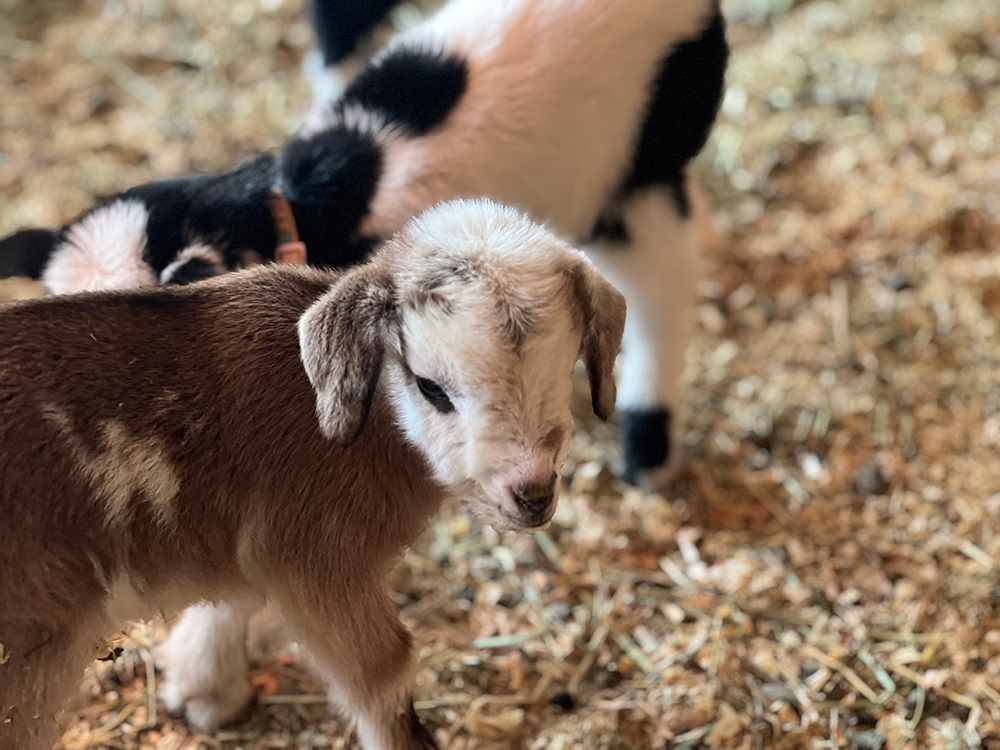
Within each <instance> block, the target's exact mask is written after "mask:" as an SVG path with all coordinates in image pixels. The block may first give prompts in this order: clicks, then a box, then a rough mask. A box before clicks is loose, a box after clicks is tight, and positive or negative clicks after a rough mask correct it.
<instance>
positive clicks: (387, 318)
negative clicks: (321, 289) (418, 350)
mask: <svg viewBox="0 0 1000 750" xmlns="http://www.w3.org/2000/svg"><path fill="white" fill-rule="evenodd" d="M395 320H396V306H395V295H394V293H393V288H392V283H391V280H390V278H389V276H388V274H387V273H386V272H385V270H384V269H382V268H379V267H377V266H375V265H373V264H371V263H369V264H367V265H364V266H360V267H358V268H355V269H353V270H351V271H348V272H347V273H346V274H344V275H343V276H342V277H341V278H340V279H338V280H337V281H336V283H334V284H333V286H331V287H330V290H329V291H328V292H326V293H325V294H324V295H323V296H322V297H320V298H319V299H317V300H316V301H315V302H314V303H313V304H312V305H311V306H310V307H309V309H308V310H306V311H305V313H304V314H303V315H302V317H301V318H300V319H299V348H300V349H301V356H302V363H303V364H304V365H305V369H306V374H307V375H308V376H309V382H310V383H312V386H313V389H314V390H315V391H316V417H317V418H318V419H319V428H320V431H321V432H322V433H323V434H324V435H325V436H326V437H328V438H330V439H331V440H334V441H336V442H337V443H340V444H341V445H350V444H351V443H353V442H354V441H355V440H357V439H358V437H359V436H360V435H361V432H362V430H364V427H365V423H366V422H367V421H368V413H369V412H370V411H371V405H372V399H373V398H374V396H375V386H376V385H377V384H378V377H379V373H380V372H381V371H382V359H383V355H384V352H385V347H386V342H387V339H388V336H389V333H390V332H391V330H392V329H393V327H394V325H395Z"/></svg>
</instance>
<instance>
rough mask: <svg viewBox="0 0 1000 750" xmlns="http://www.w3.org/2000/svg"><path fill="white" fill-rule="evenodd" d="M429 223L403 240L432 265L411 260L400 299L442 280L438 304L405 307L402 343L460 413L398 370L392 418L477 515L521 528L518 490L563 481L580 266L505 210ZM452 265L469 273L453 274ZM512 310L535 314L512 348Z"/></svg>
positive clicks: (474, 208) (445, 215) (392, 373)
mask: <svg viewBox="0 0 1000 750" xmlns="http://www.w3.org/2000/svg"><path fill="white" fill-rule="evenodd" d="M431 216H432V218H431V219H430V220H418V221H417V222H415V223H414V224H412V225H411V231H410V233H409V235H408V237H407V238H406V240H405V241H406V243H407V245H408V247H414V246H420V247H425V248H427V251H426V253H427V257H426V258H420V259H414V258H413V257H412V256H408V258H407V266H406V268H400V269H396V271H397V278H398V282H397V283H398V284H399V287H400V298H401V299H404V300H405V299H407V297H408V295H410V294H411V293H414V290H419V289H421V288H422V286H421V285H422V283H423V280H424V279H426V278H428V277H432V276H435V275H436V274H438V273H440V274H442V278H443V279H444V281H443V283H441V284H439V285H438V286H435V287H434V295H435V297H436V298H437V299H438V300H440V301H434V300H433V299H432V300H430V301H427V302H426V303H424V304H418V305H416V306H413V307H410V308H407V309H404V311H403V315H402V324H401V339H402V341H403V342H404V344H405V346H404V349H405V354H406V357H407V362H406V364H407V366H408V367H409V369H410V370H411V371H412V372H413V373H414V374H416V375H418V376H420V377H426V378H430V379H432V380H434V381H436V382H438V383H440V384H442V385H443V386H444V387H445V389H446V390H447V392H448V394H449V397H450V398H451V400H452V402H453V404H454V405H455V411H454V412H451V413H447V414H441V413H439V412H438V411H437V410H436V409H435V407H434V406H433V405H431V404H430V403H429V402H428V401H427V400H426V398H424V396H423V395H421V393H420V392H419V390H418V389H417V387H416V385H415V384H414V383H413V382H412V378H411V377H410V376H409V375H408V374H407V373H406V372H405V371H404V370H403V369H402V367H399V366H396V367H390V368H389V372H388V373H387V378H388V379H389V380H390V382H391V384H392V385H391V387H390V390H391V391H392V392H394V393H395V394H396V409H397V419H398V421H399V423H400V425H401V427H402V429H403V430H404V432H405V434H406V435H407V437H408V439H409V440H410V441H411V442H412V443H413V444H414V445H416V446H418V447H419V448H420V449H421V450H422V451H423V452H424V453H425V455H427V457H428V459H429V463H430V465H431V467H432V470H433V472H434V475H435V478H436V479H437V480H438V481H440V482H442V483H443V484H445V485H447V486H449V487H451V488H452V491H453V492H455V494H456V495H459V496H461V497H462V499H463V500H464V501H465V502H466V503H467V504H468V505H469V506H470V507H471V508H472V509H473V511H474V512H475V513H476V515H477V516H479V517H480V518H481V519H482V520H484V521H486V522H487V523H490V524H491V525H493V526H494V527H496V528H513V527H519V526H523V524H521V523H520V522H519V520H518V519H519V512H518V508H517V506H516V505H515V503H514V498H513V494H512V491H511V488H512V487H514V486H516V485H517V484H519V483H521V482H535V481H545V480H547V479H548V478H550V477H551V476H552V475H553V474H554V473H555V474H558V473H559V471H560V469H561V466H562V463H563V461H564V460H565V458H566V452H567V450H568V447H569V437H570V433H571V429H572V416H571V414H570V411H569V404H570V400H571V399H570V392H571V388H572V380H571V375H572V371H573V366H574V363H575V361H576V359H577V355H578V352H579V349H580V341H581V337H582V329H581V327H580V322H581V321H580V320H578V317H579V316H578V315H576V314H575V304H576V303H575V301H574V299H573V297H572V289H571V283H570V279H569V277H568V274H566V273H564V271H565V270H567V269H568V267H569V265H570V263H571V262H573V261H582V260H583V259H582V256H580V255H579V254H578V253H576V251H574V250H572V249H571V248H569V247H568V246H567V245H565V244H564V243H562V242H561V241H559V240H558V239H556V238H555V237H554V236H553V235H552V234H551V233H549V232H547V231H545V230H544V229H542V228H541V227H539V226H537V225H535V224H532V223H530V222H528V221H527V220H525V219H524V218H523V217H522V216H521V215H520V214H519V213H517V212H515V211H511V210H510V209H503V210H501V211H497V210H496V208H495V207H494V208H492V209H490V208H489V207H488V206H487V205H486V204H485V203H482V202H461V203H456V204H449V205H446V206H441V207H438V208H436V209H435V210H434V211H433V212H431ZM456 266H458V267H467V268H471V269H473V270H472V272H471V274H464V275H463V274H462V273H458V274H454V273H452V272H451V269H453V268H455V267H456ZM511 309H514V310H521V311H522V312H523V313H525V314H527V315H528V316H529V317H530V320H529V321H527V325H526V326H525V333H524V335H523V340H522V341H520V342H518V343H516V344H515V341H514V340H513V339H512V338H511V335H510V332H509V330H508V329H509V325H508V324H509V320H508V318H509V314H508V313H507V312H505V311H509V310H511ZM470 321H472V322H473V324H470ZM470 480H471V481H470Z"/></svg>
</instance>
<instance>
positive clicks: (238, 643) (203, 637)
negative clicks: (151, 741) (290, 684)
mask: <svg viewBox="0 0 1000 750" xmlns="http://www.w3.org/2000/svg"><path fill="white" fill-rule="evenodd" d="M260 606H261V603H260V602H259V601H257V600H255V599H248V600H237V601H234V602H220V603H218V604H209V603H203V604H197V605H195V606H193V607H188V608H187V609H186V610H185V611H184V614H183V616H182V617H181V619H180V620H178V622H177V624H176V625H174V627H173V629H172V630H171V631H170V635H169V636H167V639H166V640H165V641H164V642H163V643H162V644H160V645H159V646H157V647H156V649H155V655H156V661H157V664H158V665H159V666H161V667H162V668H163V669H164V673H165V674H164V679H163V681H162V682H161V684H160V699H161V700H162V701H163V704H164V705H165V706H166V707H167V710H169V711H173V712H178V713H179V712H181V711H183V712H184V716H185V718H186V719H187V721H188V722H189V723H190V724H191V725H192V726H194V727H196V728H198V729H200V730H201V731H204V732H214V731H215V730H217V729H218V728H219V727H220V726H222V725H223V724H227V723H228V722H230V721H231V720H233V719H235V718H237V717H238V716H239V714H240V713H241V712H242V711H243V709H244V708H246V706H247V704H248V703H249V702H250V698H251V696H252V691H251V689H250V681H249V679H248V675H247V669H248V664H247V653H246V634H247V623H248V621H249V619H250V617H251V616H252V615H253V613H254V612H256V611H257V610H258V609H259V608H260Z"/></svg>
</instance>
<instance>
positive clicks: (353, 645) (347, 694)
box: [272, 583, 437, 750]
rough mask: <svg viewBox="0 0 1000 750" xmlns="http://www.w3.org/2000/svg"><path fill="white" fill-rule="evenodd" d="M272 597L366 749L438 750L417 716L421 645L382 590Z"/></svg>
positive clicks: (289, 592)
mask: <svg viewBox="0 0 1000 750" xmlns="http://www.w3.org/2000/svg"><path fill="white" fill-rule="evenodd" d="M272 594H273V597H274V600H275V603H276V604H277V605H278V607H279V609H280V610H281V613H282V615H283V616H284V617H285V619H286V621H287V622H288V623H289V624H290V625H292V627H293V628H294V629H295V630H297V631H298V636H299V637H300V638H301V640H302V642H303V643H304V645H305V646H306V647H307V649H308V652H309V655H310V658H311V659H312V661H313V665H314V668H315V670H316V672H317V673H318V675H319V676H320V677H321V678H322V679H324V680H325V681H326V682H327V684H328V687H329V694H330V701H331V703H333V704H334V705H335V706H336V707H338V708H339V709H340V710H341V711H343V713H344V715H345V718H348V719H350V720H352V721H353V722H354V725H355V728H356V731H357V734H358V739H359V741H360V743H361V746H362V747H363V748H364V750H436V748H437V744H436V742H435V741H434V738H433V737H432V736H431V734H430V732H428V731H427V729H425V728H424V726H423V725H422V724H421V723H420V720H419V719H418V718H417V715H416V712H415V711H414V709H413V697H412V695H413V672H414V665H415V656H414V652H413V639H412V637H411V636H410V632H409V631H408V630H407V629H406V628H405V627H404V626H403V624H402V623H401V622H400V621H399V616H398V615H397V614H396V612H395V608H394V607H393V606H392V603H391V602H390V601H389V600H388V598H387V597H386V596H385V594H384V593H383V589H382V586H381V585H380V584H379V583H372V584H371V585H370V586H358V587H355V588H354V590H353V591H351V592H350V593H344V594H340V595H338V596H337V597H336V598H335V599H329V598H325V597H323V595H322V594H318V592H316V591H315V589H314V590H313V591H305V590H303V591H299V592H297V593H295V592H294V589H288V588H286V589H283V590H282V591H280V592H272ZM306 602H309V603H311V605H312V606H306ZM317 602H320V606H319V607H318V608H314V607H315V605H316V604H317Z"/></svg>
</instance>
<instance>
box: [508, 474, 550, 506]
mask: <svg viewBox="0 0 1000 750" xmlns="http://www.w3.org/2000/svg"><path fill="white" fill-rule="evenodd" d="M513 489H514V499H515V500H516V502H517V507H518V508H520V509H521V510H522V511H524V512H525V513H532V514H537V513H540V512H542V511H545V510H547V509H548V507H549V506H550V505H552V497H553V495H554V494H555V489H556V475H555V473H554V472H553V474H552V477H551V478H550V479H549V480H548V481H547V482H521V483H520V484H518V485H516V486H515V487H514V488H513Z"/></svg>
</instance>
